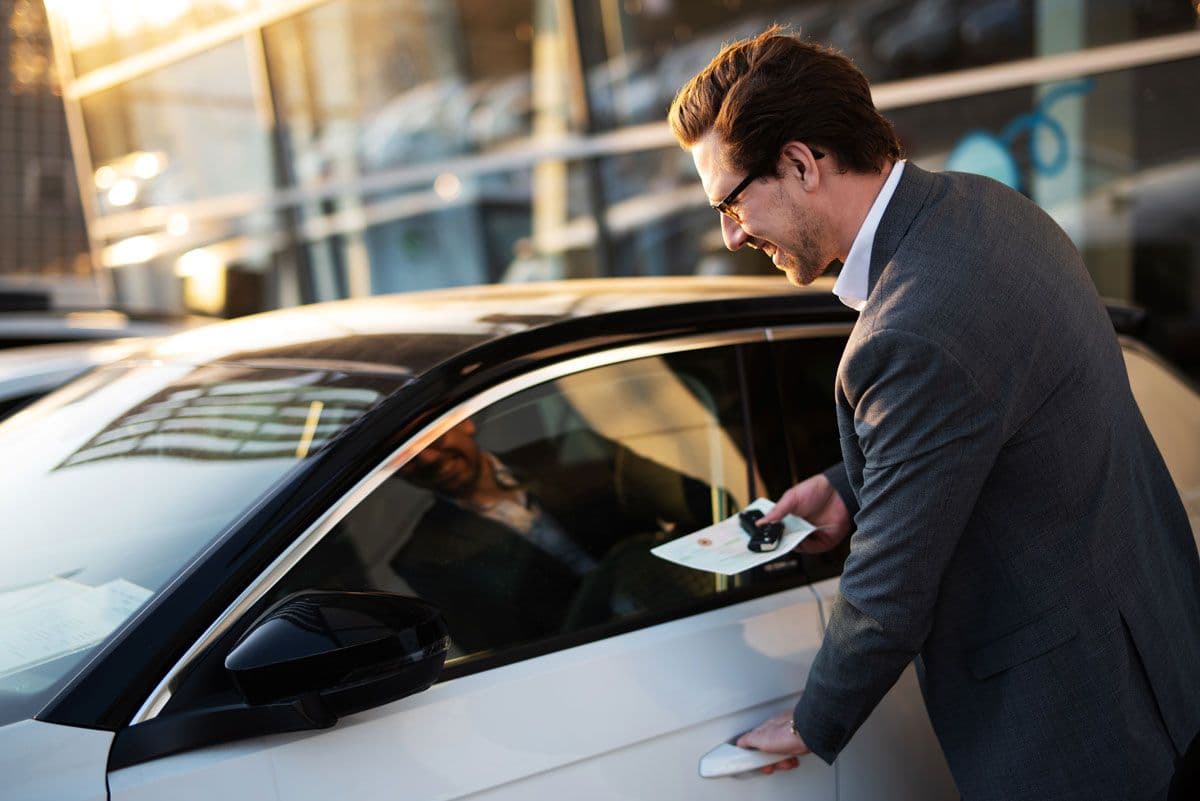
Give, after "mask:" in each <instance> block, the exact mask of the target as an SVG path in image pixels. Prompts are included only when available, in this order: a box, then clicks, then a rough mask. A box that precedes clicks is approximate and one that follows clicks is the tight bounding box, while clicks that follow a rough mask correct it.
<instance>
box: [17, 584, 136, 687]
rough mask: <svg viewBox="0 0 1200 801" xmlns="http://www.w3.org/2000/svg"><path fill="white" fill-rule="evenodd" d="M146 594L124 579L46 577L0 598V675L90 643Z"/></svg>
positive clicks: (114, 625)
mask: <svg viewBox="0 0 1200 801" xmlns="http://www.w3.org/2000/svg"><path fill="white" fill-rule="evenodd" d="M150 595H151V592H150V590H148V589H146V588H144V587H139V586H138V585H136V584H133V583H131V582H128V581H125V580H124V579H115V580H113V581H110V582H108V583H107V584H102V585H100V586H99V587H89V586H87V585H85V584H78V583H75V582H71V581H64V580H62V579H50V580H48V581H45V582H43V583H40V584H36V585H32V586H29V587H24V588H21V589H19V590H15V591H12V592H7V593H2V594H0V610H3V612H4V616H3V617H2V618H0V677H4V676H8V675H11V674H13V673H17V672H19V671H22V670H27V669H29V668H31V667H34V666H36V665H40V664H41V663H43V662H48V661H50V660H51V659H57V658H58V657H60V656H66V655H67V654H70V653H74V652H76V651H80V650H82V649H84V648H87V647H88V646H90V645H95V644H96V643H98V642H100V641H101V640H103V639H104V638H105V637H107V636H108V635H109V634H111V633H112V632H113V631H115V630H116V628H117V626H120V625H121V624H122V623H124V622H125V621H126V620H127V619H128V618H129V617H130V616H131V615H132V614H133V613H134V612H136V611H137V609H138V607H140V606H141V605H142V604H143V603H145V601H146V599H148V598H149V597H150Z"/></svg>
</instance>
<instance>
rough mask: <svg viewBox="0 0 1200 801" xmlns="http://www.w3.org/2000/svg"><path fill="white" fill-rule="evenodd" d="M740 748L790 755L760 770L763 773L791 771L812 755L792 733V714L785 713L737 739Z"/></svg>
mask: <svg viewBox="0 0 1200 801" xmlns="http://www.w3.org/2000/svg"><path fill="white" fill-rule="evenodd" d="M737 746H738V748H755V749H758V750H759V751H768V752H770V753H772V754H781V755H788V758H787V759H782V760H780V761H779V762H776V763H775V764H774V765H767V766H766V767H765V768H759V770H761V771H762V772H763V773H774V772H775V771H777V770H791V769H792V768H794V767H796V766H797V765H799V764H800V757H802V756H804V755H805V754H808V753H811V752H810V751H809V750H808V746H807V745H805V744H804V740H802V739H800V738H799V737H797V736H796V735H795V734H794V733H793V732H792V713H791V712H784V713H783V714H782V715H776V716H775V717H773V718H771V719H770V720H768V721H767V722H766V723H762V724H760V725H758V726H757V727H755V728H753V729H751V730H750V731H748V732H746V733H745V734H743V735H742V736H741V737H739V738H738V739H737Z"/></svg>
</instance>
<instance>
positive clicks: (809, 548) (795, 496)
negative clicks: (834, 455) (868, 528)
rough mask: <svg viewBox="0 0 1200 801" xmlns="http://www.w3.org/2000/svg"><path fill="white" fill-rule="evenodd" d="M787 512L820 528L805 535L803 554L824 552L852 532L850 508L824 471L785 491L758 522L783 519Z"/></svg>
mask: <svg viewBox="0 0 1200 801" xmlns="http://www.w3.org/2000/svg"><path fill="white" fill-rule="evenodd" d="M784 515H797V516H799V517H803V518H804V519H805V520H807V521H808V522H810V523H812V524H813V525H814V526H817V530H816V531H814V532H813V533H812V534H809V535H808V536H807V537H805V538H804V541H803V542H801V543H800V545H799V547H798V548H797V550H799V551H801V552H802V553H824V552H825V551H828V550H829V549H830V548H833V547H835V546H836V545H837V544H838V543H839V542H841V541H842V540H844V539H845V538H846V535H847V534H849V533H850V523H851V519H850V510H849V509H847V508H846V504H845V503H844V502H843V501H842V496H840V495H838V493H837V490H836V489H834V488H833V484H831V483H829V479H827V478H825V476H824V474H822V473H817V474H816V475H815V476H812V477H810V478H806V479H804V480H803V481H801V482H800V483H799V484H797V485H796V486H794V487H792V488H791V489H790V490H788V491H787V492H785V493H783V495H781V496H780V498H779V500H778V501H776V503H775V507H774V508H773V509H771V511H769V512H767V513H766V514H765V515H763V516H762V517H761V518H760V519H759V521H758V524H759V525H760V526H762V525H765V524H767V523H774V522H775V521H777V520H782V519H783V516H784Z"/></svg>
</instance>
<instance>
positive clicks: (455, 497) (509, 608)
mask: <svg viewBox="0 0 1200 801" xmlns="http://www.w3.org/2000/svg"><path fill="white" fill-rule="evenodd" d="M568 440H569V441H568ZM560 449H565V450H569V451H570V452H572V453H574V454H576V458H574V459H571V460H564V459H562V457H561V455H560V452H559V451H560ZM583 454H588V458H580V456H581V455H583ZM397 475H398V476H399V477H400V478H402V479H404V480H406V481H408V482H409V483H411V484H414V485H416V486H418V487H421V488H424V489H428V490H431V491H433V492H434V493H435V501H434V504H433V506H431V507H430V508H429V509H428V511H426V512H425V513H424V515H422V517H421V519H420V521H419V522H418V523H417V525H416V527H415V529H414V531H413V534H412V536H411V538H410V539H409V540H408V542H407V543H406V544H405V546H404V547H403V548H401V549H400V551H399V552H398V553H397V554H396V556H395V557H394V558H393V560H392V562H391V565H392V567H393V569H394V570H395V571H396V573H397V574H398V575H400V576H401V577H403V578H404V579H405V580H406V581H407V582H408V583H409V584H410V585H411V586H412V588H413V590H414V591H416V592H417V593H418V594H420V595H421V597H423V598H426V599H427V600H429V601H432V602H433V603H435V604H437V605H438V607H439V608H440V609H441V611H442V614H443V615H444V617H445V619H446V623H447V626H448V627H449V629H450V634H451V636H452V637H453V638H454V641H455V643H456V644H457V645H458V646H459V647H460V648H462V649H464V650H466V651H468V652H476V651H486V650H495V649H499V648H503V647H509V646H513V645H519V644H521V643H525V642H530V641H533V640H537V639H539V638H541V637H545V636H547V635H550V634H554V633H557V632H559V631H571V630H576V629H580V628H583V627H586V626H589V625H595V624H598V623H603V622H606V621H608V620H610V619H612V618H613V617H616V616H619V615H622V614H629V613H631V612H634V611H637V609H638V608H640V606H642V605H644V603H645V602H647V601H649V600H651V599H653V600H654V602H656V603H662V602H663V601H664V600H665V599H666V598H669V597H671V595H672V594H675V595H677V596H678V597H679V598H680V600H683V599H685V598H688V597H690V595H691V594H692V591H693V589H694V587H693V585H694V582H695V579H694V571H689V570H687V569H685V568H679V567H677V566H674V565H669V564H667V563H665V562H662V561H661V560H659V559H655V558H654V557H653V556H651V555H650V553H649V547H650V544H652V543H648V542H646V541H645V538H646V537H649V536H651V535H653V534H654V533H655V532H657V531H658V529H659V528H660V526H662V525H664V524H665V523H667V522H668V521H669V522H670V523H673V524H675V525H676V526H677V527H679V528H681V529H682V530H685V531H690V530H693V529H695V528H700V527H702V526H704V525H708V524H710V523H711V522H712V521H711V519H710V516H711V515H710V512H709V509H710V504H711V500H710V493H709V488H708V486H707V485H706V484H704V483H703V482H700V481H696V480H695V479H692V478H690V477H687V476H684V475H682V474H680V473H677V472H675V471H674V470H670V469H669V468H666V467H664V466H662V465H660V464H657V463H656V462H652V461H651V460H649V459H646V458H644V457H642V456H640V455H638V454H637V453H634V452H633V451H632V450H630V449H628V448H625V447H622V446H620V445H618V444H617V443H614V442H612V441H611V440H608V439H605V438H604V437H601V436H599V435H597V434H595V433H593V432H591V431H588V430H582V429H581V430H576V431H572V432H570V433H569V434H566V435H563V438H562V441H551V440H546V439H539V440H535V441H533V442H531V443H528V444H526V445H523V446H521V447H518V448H514V449H512V450H510V451H506V452H505V453H503V454H495V453H491V452H489V451H487V450H485V449H484V448H483V447H482V446H481V445H480V444H479V441H478V439H477V430H476V425H475V422H474V421H473V420H470V419H468V420H464V421H463V422H462V423H459V424H458V425H456V426H454V427H453V428H451V429H449V430H448V431H447V432H446V433H445V434H443V435H442V436H441V437H439V438H438V439H437V440H436V441H435V442H434V443H433V444H431V445H430V446H429V447H428V448H426V449H425V450H424V451H422V452H421V453H418V454H417V455H416V456H415V457H414V458H413V459H412V461H410V462H409V463H408V464H406V465H405V466H404V467H403V468H401V469H400V471H399V473H398V474H397ZM615 476H620V477H621V480H620V484H621V486H620V487H618V486H617V482H616V481H615V480H614V477H615ZM635 563H636V565H637V569H631V568H633V567H634V566H635ZM630 576H633V577H634V580H635V581H634V583H631V580H630ZM639 577H641V583H636V580H637V579H638V578H639Z"/></svg>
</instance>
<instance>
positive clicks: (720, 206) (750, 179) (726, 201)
mask: <svg viewBox="0 0 1200 801" xmlns="http://www.w3.org/2000/svg"><path fill="white" fill-rule="evenodd" d="M809 151H810V152H811V153H812V155H813V158H814V159H823V158H825V154H824V153H822V152H821V151H820V150H817V149H815V148H809ZM764 175H766V173H761V172H752V173H750V174H749V175H747V176H746V177H745V178H743V179H742V182H741V183H739V184H738V185H737V186H735V187H734V188H733V191H732V192H730V193H729V194H728V195H726V196H725V197H723V198H722V199H721V200H719V201H717V202H716V203H710V204H708V205H709V208H711V209H712V210H713V211H715V212H717V213H718V214H724V215H725V216H726V217H728V218H729V219H731V220H733V221H734V222H739V220H738V218H737V214H736V213H735V212H734V210H733V208H731V205H732V204H733V203H734V202H736V201H737V199H738V195H740V194H742V192H744V191H745V190H746V187H747V186H749V185H750V184H752V183H754V182H755V181H757V180H758V179H759V178H762V177H763V176H764Z"/></svg>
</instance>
